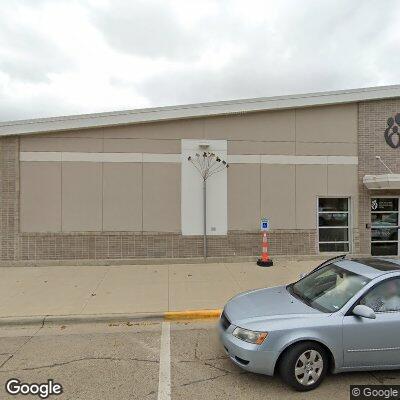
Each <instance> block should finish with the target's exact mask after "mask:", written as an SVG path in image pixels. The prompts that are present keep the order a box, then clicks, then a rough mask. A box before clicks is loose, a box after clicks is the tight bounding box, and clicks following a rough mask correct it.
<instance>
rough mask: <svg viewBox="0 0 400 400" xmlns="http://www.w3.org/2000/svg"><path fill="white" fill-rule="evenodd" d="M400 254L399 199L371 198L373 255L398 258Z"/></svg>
mask: <svg viewBox="0 0 400 400" xmlns="http://www.w3.org/2000/svg"><path fill="white" fill-rule="evenodd" d="M398 252H399V198H398V197H380V198H376V197H375V198H371V255H373V256H397V255H398Z"/></svg>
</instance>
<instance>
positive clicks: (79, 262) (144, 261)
mask: <svg viewBox="0 0 400 400" xmlns="http://www.w3.org/2000/svg"><path fill="white" fill-rule="evenodd" d="M335 254H336V253H335ZM335 254H333V255H332V257H333V256H334V255H335ZM329 256H330V253H326V255H325V254H324V256H321V255H320V254H314V255H271V257H272V258H273V260H276V261H278V260H283V261H307V260H321V259H324V258H326V257H327V258H329ZM364 256H366V255H364ZM352 257H353V258H354V257H357V255H355V254H353V255H352ZM360 257H361V255H360ZM258 258H259V256H225V257H208V258H207V260H206V261H204V258H203V257H193V258H189V257H188V258H135V259H106V260H104V259H99V260H84V259H75V260H10V261H0V267H60V266H61V267H66V266H85V267H89V266H98V267H112V266H119V265H166V264H168V265H172V264H175V265H176V264H199V265H201V264H218V263H239V262H254V263H255V262H256V261H257V259H258Z"/></svg>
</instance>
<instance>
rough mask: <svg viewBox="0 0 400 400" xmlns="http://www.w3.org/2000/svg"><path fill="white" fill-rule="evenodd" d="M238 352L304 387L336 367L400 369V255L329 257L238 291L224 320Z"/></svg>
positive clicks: (247, 365) (245, 364)
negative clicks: (284, 281)
mask: <svg viewBox="0 0 400 400" xmlns="http://www.w3.org/2000/svg"><path fill="white" fill-rule="evenodd" d="M219 325H220V336H221V340H222V343H223V345H224V348H225V350H226V352H227V354H228V355H229V357H230V359H231V360H232V361H233V362H234V363H235V364H237V365H238V366H240V367H241V368H243V369H245V370H247V371H251V372H257V373H261V374H265V375H273V374H274V373H275V372H279V373H280V375H281V377H282V379H283V380H284V381H285V382H286V383H287V384H289V385H290V386H292V387H293V388H294V389H296V390H299V391H306V390H311V389H314V388H316V387H317V386H318V385H319V384H320V383H321V381H322V380H323V378H324V377H325V375H326V373H327V372H328V371H331V372H333V373H339V372H345V371H362V370H378V369H399V368H400V261H399V260H394V259H393V260H392V259H378V258H370V259H352V260H347V259H345V257H344V256H341V257H338V258H335V259H331V260H328V261H327V262H325V263H323V264H321V265H320V266H319V267H317V268H316V269H314V270H313V271H311V272H310V273H309V274H308V275H306V276H304V277H303V278H301V279H300V280H299V281H298V282H296V283H292V284H290V285H287V286H278V287H273V288H267V289H257V290H253V291H249V292H245V293H241V294H239V295H237V296H235V297H233V298H232V299H231V300H230V301H229V302H228V303H227V304H226V305H225V308H224V311H223V313H222V315H221V319H220V324H219Z"/></svg>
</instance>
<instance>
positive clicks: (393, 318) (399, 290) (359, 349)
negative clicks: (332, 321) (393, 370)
mask: <svg viewBox="0 0 400 400" xmlns="http://www.w3.org/2000/svg"><path fill="white" fill-rule="evenodd" d="M387 288H389V289H390V290H389V289H387ZM357 304H364V305H367V306H369V307H371V308H372V309H373V310H374V311H375V314H376V319H369V318H362V317H358V316H355V315H351V313H350V314H349V315H346V316H345V317H343V351H344V354H343V359H344V367H346V368H352V367H353V368H356V367H372V366H377V367H379V366H382V367H383V366H400V277H396V278H390V279H387V280H385V281H381V282H379V283H377V284H376V285H375V286H374V287H373V288H372V289H370V290H369V291H368V292H367V293H366V294H365V295H364V296H363V297H362V298H361V299H360V301H359V302H358V303H357Z"/></svg>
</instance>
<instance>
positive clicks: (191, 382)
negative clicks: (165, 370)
mask: <svg viewBox="0 0 400 400" xmlns="http://www.w3.org/2000/svg"><path fill="white" fill-rule="evenodd" d="M248 373H249V372H247V371H242V372H229V373H227V374H222V375H217V376H213V377H211V378H206V379H198V380H196V381H190V382H187V383H182V384H181V385H179V387H183V386H190V385H194V384H196V383H202V382H208V381H214V380H215V379H219V378H223V377H224V376H228V375H246V374H248ZM173 387H174V388H176V387H177V386H173Z"/></svg>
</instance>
